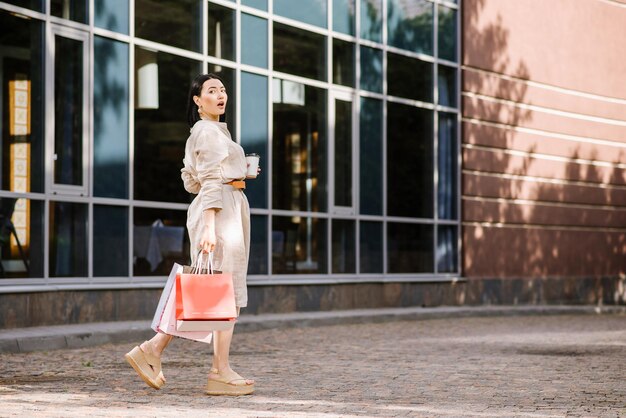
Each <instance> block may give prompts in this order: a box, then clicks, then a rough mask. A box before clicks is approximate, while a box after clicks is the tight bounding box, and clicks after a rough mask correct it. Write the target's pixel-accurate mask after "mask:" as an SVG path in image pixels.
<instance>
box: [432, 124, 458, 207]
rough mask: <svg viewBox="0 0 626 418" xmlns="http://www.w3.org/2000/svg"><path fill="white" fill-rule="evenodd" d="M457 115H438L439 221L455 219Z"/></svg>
mask: <svg viewBox="0 0 626 418" xmlns="http://www.w3.org/2000/svg"><path fill="white" fill-rule="evenodd" d="M456 136H457V115H456V114H450V113H439V148H438V160H439V161H438V162H439V177H438V179H439V184H438V191H437V194H438V199H439V201H438V212H439V218H441V219H457V217H458V213H457V212H458V211H457V194H458V186H457V183H458V181H457V170H458V162H457V161H458V155H457V154H458V151H457V139H456Z"/></svg>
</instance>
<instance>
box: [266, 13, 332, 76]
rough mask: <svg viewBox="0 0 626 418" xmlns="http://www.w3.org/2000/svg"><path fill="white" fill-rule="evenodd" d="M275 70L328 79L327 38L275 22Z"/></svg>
mask: <svg viewBox="0 0 626 418" xmlns="http://www.w3.org/2000/svg"><path fill="white" fill-rule="evenodd" d="M274 45H275V47H274V49H273V51H274V70H275V71H281V72H284V73H288V74H294V75H299V76H302V77H307V78H313V79H317V80H322V81H326V39H325V37H324V36H322V35H318V34H316V33H313V32H308V31H304V30H301V29H296V28H294V27H291V26H287V25H283V24H280V23H274Z"/></svg>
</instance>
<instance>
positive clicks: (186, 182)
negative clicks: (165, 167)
mask: <svg viewBox="0 0 626 418" xmlns="http://www.w3.org/2000/svg"><path fill="white" fill-rule="evenodd" d="M183 164H184V167H183V168H182V169H181V170H180V177H181V178H182V179H183V186H184V187H185V190H187V191H188V192H189V193H193V194H198V193H199V192H200V182H199V181H198V174H197V173H196V170H194V169H193V167H192V166H191V164H190V163H189V161H187V159H186V158H184V159H183Z"/></svg>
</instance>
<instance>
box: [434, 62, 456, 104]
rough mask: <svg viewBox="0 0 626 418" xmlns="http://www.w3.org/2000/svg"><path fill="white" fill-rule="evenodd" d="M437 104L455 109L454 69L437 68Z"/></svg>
mask: <svg viewBox="0 0 626 418" xmlns="http://www.w3.org/2000/svg"><path fill="white" fill-rule="evenodd" d="M437 70H438V72H439V74H438V75H437V82H438V83H439V85H438V90H439V104H440V105H442V106H449V107H457V102H456V94H457V91H456V89H457V87H456V68H451V67H447V66H445V65H440V66H439V67H438V68H437Z"/></svg>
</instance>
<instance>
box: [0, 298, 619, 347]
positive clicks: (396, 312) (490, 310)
mask: <svg viewBox="0 0 626 418" xmlns="http://www.w3.org/2000/svg"><path fill="white" fill-rule="evenodd" d="M620 314H621V315H625V314H626V306H621V305H620V306H571V305H554V306H551V305H541V306H532V305H531V306H506V305H505V306H474V307H471V306H463V307H437V308H421V307H411V308H381V309H359V310H348V311H324V312H294V313H286V314H262V315H242V316H241V318H240V319H239V321H238V324H237V332H254V331H260V330H264V329H276V328H303V327H320V326H329V325H350V324H364V323H382V322H393V321H420V320H430V319H449V318H468V317H497V316H501V317H509V316H547V315H620ZM153 335H154V331H152V330H151V329H150V321H124V322H100V323H85V324H76V325H55V326H48V327H33V328H20V329H13V330H4V331H2V332H1V333H0V354H2V353H28V352H32V351H49V350H58V349H68V348H69V349H73V348H84V347H93V346H97V345H102V344H109V343H112V344H119V343H129V342H136V341H140V340H142V339H150V338H152V336H153Z"/></svg>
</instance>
